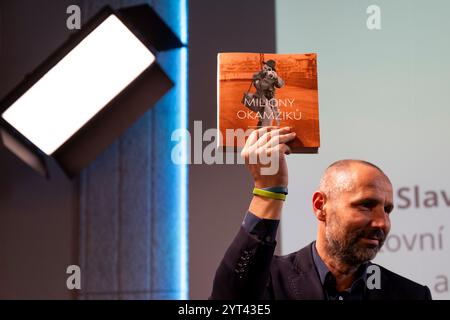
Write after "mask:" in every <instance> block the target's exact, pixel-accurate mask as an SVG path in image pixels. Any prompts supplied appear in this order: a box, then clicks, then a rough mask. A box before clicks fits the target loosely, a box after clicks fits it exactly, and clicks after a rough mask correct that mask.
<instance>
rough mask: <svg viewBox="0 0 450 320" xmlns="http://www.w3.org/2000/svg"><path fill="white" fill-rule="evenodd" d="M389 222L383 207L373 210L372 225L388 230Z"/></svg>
mask: <svg viewBox="0 0 450 320" xmlns="http://www.w3.org/2000/svg"><path fill="white" fill-rule="evenodd" d="M390 223H391V222H390V219H389V215H388V214H387V213H386V212H385V211H384V208H383V207H382V208H377V209H376V210H374V214H373V216H372V227H374V228H379V229H382V230H383V231H385V232H388V231H389V228H390Z"/></svg>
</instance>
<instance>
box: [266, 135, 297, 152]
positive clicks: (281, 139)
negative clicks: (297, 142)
mask: <svg viewBox="0 0 450 320" xmlns="http://www.w3.org/2000/svg"><path fill="white" fill-rule="evenodd" d="M296 135H297V134H296V133H295V132H290V133H287V134H280V135H278V136H274V137H272V138H271V139H270V140H269V141H267V142H266V144H265V145H264V146H265V147H266V148H271V147H275V146H276V145H277V144H282V143H287V142H289V141H292V140H294V139H295V137H296Z"/></svg>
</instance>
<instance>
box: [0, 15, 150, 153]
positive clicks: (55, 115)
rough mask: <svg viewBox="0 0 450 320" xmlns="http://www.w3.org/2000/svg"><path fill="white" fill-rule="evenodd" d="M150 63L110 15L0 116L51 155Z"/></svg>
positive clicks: (135, 40)
mask: <svg viewBox="0 0 450 320" xmlns="http://www.w3.org/2000/svg"><path fill="white" fill-rule="evenodd" d="M154 61H155V56H154V55H153V54H152V52H151V51H150V50H149V49H148V48H147V47H146V46H145V45H144V44H143V43H142V42H141V41H140V40H139V39H138V38H137V37H136V36H135V35H134V34H133V33H132V32H131V31H130V30H129V29H128V28H127V27H126V26H125V25H124V24H123V23H122V22H121V20H120V19H118V18H117V16H115V15H114V14H112V15H110V16H109V17H108V18H107V19H106V20H104V21H103V22H102V23H101V24H100V25H99V26H98V27H97V28H96V29H95V30H94V31H92V32H91V33H90V34H89V35H88V36H87V37H86V38H84V39H83V40H82V41H81V42H80V43H79V44H78V45H77V46H76V47H75V48H74V49H72V50H71V51H70V52H69V54H67V55H66V56H65V57H64V58H63V59H62V60H61V61H59V62H58V63H57V64H56V65H55V66H54V67H53V68H52V69H50V71H48V72H47V73H46V74H45V75H44V76H43V77H42V78H41V79H40V80H39V81H37V82H36V83H35V84H34V85H33V86H32V87H31V88H30V89H29V90H27V91H26V92H25V93H24V94H23V95H22V96H21V97H20V98H19V99H17V100H16V101H15V102H14V103H13V104H12V105H11V106H10V107H9V108H8V109H7V110H6V111H5V112H4V113H3V114H2V117H3V119H4V120H5V121H6V122H8V123H9V124H10V125H11V126H13V127H14V128H15V129H16V130H17V131H19V132H20V133H21V134H22V135H23V136H25V137H26V138H27V139H28V140H29V141H31V142H32V143H33V144H34V145H36V146H37V147H38V148H39V149H41V150H42V151H43V152H45V153H46V154H47V155H51V154H53V153H54V152H55V151H56V150H57V149H58V148H59V147H61V146H62V145H63V144H64V142H66V141H67V140H68V139H69V138H70V137H71V136H73V135H74V134H75V133H76V132H77V131H78V130H79V129H80V128H81V127H83V126H84V125H85V124H86V123H87V122H88V121H89V120H90V119H92V118H93V117H94V116H95V115H96V114H97V113H98V112H99V111H100V110H102V108H104V107H105V106H106V105H107V104H108V103H109V102H110V101H111V100H113V99H114V98H115V97H116V96H117V95H118V94H119V93H120V92H122V91H123V90H124V89H125V88H126V87H127V86H128V85H129V84H130V83H131V82H133V80H135V79H136V78H137V77H138V76H139V75H140V74H141V73H142V72H143V71H144V70H146V69H147V68H148V67H149V66H150V65H151V64H152V63H153V62H154Z"/></svg>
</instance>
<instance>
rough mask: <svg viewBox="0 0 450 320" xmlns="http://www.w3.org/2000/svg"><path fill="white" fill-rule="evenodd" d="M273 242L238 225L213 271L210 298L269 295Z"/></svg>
mask: <svg viewBox="0 0 450 320" xmlns="http://www.w3.org/2000/svg"><path fill="white" fill-rule="evenodd" d="M261 223H264V221H262V222H261ZM275 246H276V241H270V242H267V241H265V240H264V239H261V238H259V237H258V236H256V235H254V234H250V233H249V232H248V231H246V230H245V229H244V227H241V228H240V229H239V232H238V234H237V235H236V237H235V238H234V240H233V242H232V243H231V245H230V247H229V248H228V250H227V251H226V253H225V256H224V257H223V259H222V261H221V263H220V265H219V268H218V269H217V271H216V275H215V277H214V282H213V289H212V293H211V297H210V299H221V300H232V299H262V298H270V293H269V292H268V287H269V284H270V265H271V262H272V258H273V254H274V251H275Z"/></svg>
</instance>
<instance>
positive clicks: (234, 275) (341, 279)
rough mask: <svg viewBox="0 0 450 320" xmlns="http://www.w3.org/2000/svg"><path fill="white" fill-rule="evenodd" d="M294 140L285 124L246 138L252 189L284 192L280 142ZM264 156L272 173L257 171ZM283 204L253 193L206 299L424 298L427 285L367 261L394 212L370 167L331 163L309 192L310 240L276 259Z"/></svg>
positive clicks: (385, 186)
mask: <svg viewBox="0 0 450 320" xmlns="http://www.w3.org/2000/svg"><path fill="white" fill-rule="evenodd" d="M294 138H295V132H291V130H290V128H288V127H285V128H281V129H278V128H275V127H266V128H261V129H258V130H255V131H254V132H253V133H252V134H251V135H250V136H249V138H248V139H247V142H246V144H245V146H244V148H243V150H242V153H241V155H242V157H243V158H244V159H245V161H246V164H247V167H248V169H249V171H250V173H251V175H252V177H253V180H254V185H255V188H258V189H265V190H269V191H272V192H275V193H287V186H288V170H287V164H286V159H285V157H286V155H288V154H289V153H290V149H289V146H288V145H287V143H288V142H289V141H291V140H293V139H294ZM264 156H266V157H267V156H269V157H271V161H278V171H277V172H276V173H275V174H272V175H264V174H262V173H261V172H262V170H261V169H262V168H263V167H267V165H268V164H267V162H263V161H260V160H259V159H262V158H263V157H264ZM252 159H256V161H252ZM263 163H264V164H263ZM267 188H268V189H267ZM283 203H284V201H283V200H280V199H273V198H271V197H269V196H264V195H260V194H258V195H254V196H253V198H252V201H251V203H250V206H249V209H248V212H247V214H246V215H245V218H244V221H243V223H242V226H241V228H240V230H239V232H238V234H237V236H236V237H235V239H234V240H233V242H232V244H231V245H230V247H229V248H228V250H227V251H226V253H225V256H224V258H223V260H222V261H221V263H220V265H219V267H218V269H217V272H216V275H215V278H214V283H213V290H212V293H211V297H210V298H211V299H299V300H393V299H413V300H430V299H431V293H430V290H429V289H428V287H426V286H422V285H420V284H417V283H415V282H413V281H411V280H408V279H406V278H404V277H402V276H400V275H397V274H395V273H393V272H391V271H389V270H387V269H386V268H383V267H381V266H378V265H376V264H373V263H372V262H371V260H372V259H374V258H375V256H376V254H377V253H378V252H379V250H380V249H381V247H382V246H383V243H384V241H385V239H386V236H387V235H388V233H389V231H390V228H391V222H390V218H389V215H390V214H391V212H392V210H393V208H394V205H393V190H392V184H391V181H390V180H389V178H388V177H387V176H386V174H384V172H383V171H382V170H381V169H380V168H378V167H377V166H375V165H374V164H372V163H370V162H367V161H363V160H340V161H337V162H335V163H333V164H331V165H330V166H329V167H328V168H327V169H326V170H325V172H324V174H323V176H322V178H321V180H320V184H319V187H318V190H317V191H315V192H314V193H313V195H312V201H311V204H312V211H313V213H314V215H315V217H316V219H317V223H318V226H317V237H316V240H315V241H313V242H312V243H310V244H309V245H308V246H306V247H305V248H302V249H300V250H299V251H297V252H294V253H291V254H289V255H286V256H277V255H274V250H275V246H276V241H275V237H276V231H277V228H278V224H279V221H280V218H281V212H282V207H283ZM298 230H299V232H301V230H302V226H298Z"/></svg>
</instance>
